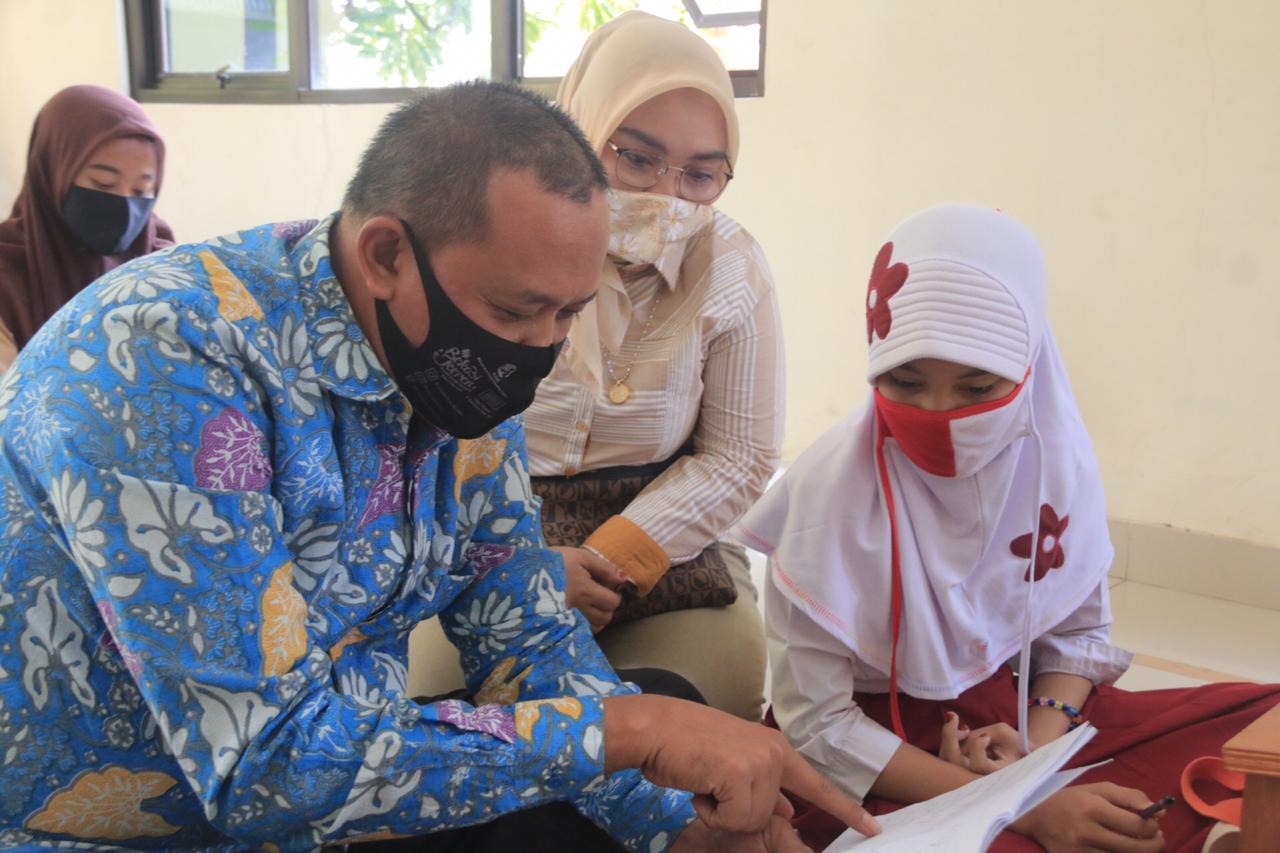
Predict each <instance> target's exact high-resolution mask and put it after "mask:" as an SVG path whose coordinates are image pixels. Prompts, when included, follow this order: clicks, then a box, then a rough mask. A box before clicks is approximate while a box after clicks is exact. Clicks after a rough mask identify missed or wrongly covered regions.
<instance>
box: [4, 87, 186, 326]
mask: <svg viewBox="0 0 1280 853" xmlns="http://www.w3.org/2000/svg"><path fill="white" fill-rule="evenodd" d="M163 176H164V141H163V140H162V139H161V138H160V133H159V131H157V130H156V128H155V125H153V124H152V123H151V119H149V118H148V117H147V114H146V113H144V112H143V111H142V107H140V106H138V104H137V103H136V102H134V101H133V100H132V99H130V98H127V97H125V96H124V95H121V94H119V93H118V92H113V91H111V90H110V89H104V88H102V87H101V86H71V87H69V88H66V89H63V90H62V91H61V92H59V93H58V94H56V95H54V96H53V97H52V98H50V99H49V101H48V103H46V104H45V105H44V107H43V108H42V109H41V110H40V113H39V114H38V115H37V116H36V122H35V126H34V127H33V128H32V130H31V143H30V146H29V148H28V150H27V171H26V175H25V177H24V178H23V182H22V191H21V192H19V193H18V198H17V200H15V201H14V203H13V211H12V212H11V213H10V214H9V218H8V219H6V220H5V221H4V222H0V322H3V324H4V326H5V327H6V328H7V329H8V330H9V332H10V333H11V335H12V337H13V339H14V342H15V343H16V344H17V347H18V348H19V349H21V348H22V347H23V346H25V345H26V343H27V341H28V340H30V338H31V336H32V335H34V334H35V333H36V330H37V329H39V328H40V326H41V325H43V324H44V322H45V321H46V320H48V319H49V318H50V317H51V316H53V314H54V313H55V312H56V311H57V310H58V309H59V308H61V307H62V306H63V305H64V304H65V303H66V302H67V301H68V300H70V299H71V297H73V296H75V295H76V294H77V293H79V292H80V291H81V290H83V289H84V287H85V286H86V285H88V284H89V283H90V282H91V281H93V280H94V279H96V278H97V277H98V276H100V275H102V274H103V273H105V272H107V271H108V270H110V269H113V268H115V267H117V266H119V265H120V264H122V263H124V262H125V261H128V260H131V259H133V258H136V257H139V256H141V255H145V254H148V253H150V252H153V251H155V250H156V249H158V248H161V247H162V246H170V245H172V244H173V232H171V231H170V230H169V226H168V225H166V224H165V223H164V222H163V221H162V220H160V219H159V218H158V217H157V216H156V215H155V214H154V213H152V208H153V207H154V206H155V200H156V196H157V195H158V194H159V192H160V184H161V180H162V178H163Z"/></svg>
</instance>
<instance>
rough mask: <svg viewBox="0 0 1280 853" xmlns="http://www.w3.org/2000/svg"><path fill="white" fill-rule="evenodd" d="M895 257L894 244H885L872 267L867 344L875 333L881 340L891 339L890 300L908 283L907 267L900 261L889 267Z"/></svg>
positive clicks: (868, 291) (868, 283)
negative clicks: (890, 260) (891, 259)
mask: <svg viewBox="0 0 1280 853" xmlns="http://www.w3.org/2000/svg"><path fill="white" fill-rule="evenodd" d="M892 256H893V243H885V244H884V245H883V246H881V247H880V251H879V252H878V253H877V254H876V262H875V263H874V264H872V266H871V280H870V281H869V282H867V343H868V344H870V343H871V336H872V333H873V332H874V333H875V334H877V335H879V336H880V340H884V339H885V338H887V337H889V327H890V326H892V325H893V314H891V313H890V311H889V298H890V297H892V296H893V295H894V294H895V293H897V292H898V291H899V290H901V289H902V285H904V284H906V283H907V265H906V264H904V263H902V262H901V261H899V262H898V263H896V264H894V265H893V266H889V259H890V257H892Z"/></svg>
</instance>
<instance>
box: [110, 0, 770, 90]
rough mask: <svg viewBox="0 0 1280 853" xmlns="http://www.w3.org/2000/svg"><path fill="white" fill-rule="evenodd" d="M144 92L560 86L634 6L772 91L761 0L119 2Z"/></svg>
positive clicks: (742, 80)
mask: <svg viewBox="0 0 1280 853" xmlns="http://www.w3.org/2000/svg"><path fill="white" fill-rule="evenodd" d="M124 4H125V19H126V23H127V31H128V39H129V71H130V77H131V83H132V86H133V94H134V97H136V98H137V99H138V100H140V101H190V102H205V103H217V102H229V103H287V102H342V101H394V100H399V99H401V98H404V97H406V96H407V95H408V94H410V93H411V92H412V91H413V90H415V89H417V88H419V87H422V86H445V85H448V84H450V83H454V82H457V81H459V80H470V79H474V78H476V77H486V78H490V79H497V80H514V81H517V82H521V83H524V84H525V85H528V86H530V87H531V88H534V89H537V90H539V91H542V92H544V93H545V94H552V93H554V91H555V86H556V84H557V82H558V80H559V78H560V76H561V75H562V74H564V72H565V71H566V70H567V69H568V67H569V65H570V63H572V62H573V60H574V58H575V57H576V56H577V55H578V51H579V50H580V49H581V47H582V43H583V41H584V40H585V39H586V37H587V35H588V34H589V33H590V32H591V31H592V30H594V29H595V28H596V27H598V26H600V25H601V24H603V23H605V22H606V21H608V20H610V19H612V18H614V17H616V16H617V15H620V14H622V13H623V12H626V11H629V10H631V9H642V10H644V11H647V12H652V13H654V14H656V15H660V16H662V17H664V18H670V19H672V20H678V21H680V22H681V23H684V24H685V25H686V26H689V27H691V28H693V29H695V30H696V31H697V32H699V33H700V34H702V35H703V37H705V38H706V39H707V40H708V41H709V42H710V43H711V44H712V46H714V47H715V48H716V50H717V51H719V53H720V55H721V57H723V58H724V60H725V64H726V65H727V66H728V67H729V69H730V74H731V75H732V77H733V81H734V88H735V90H736V91H737V93H738V95H739V96H741V97H746V96H753V95H760V94H763V89H764V86H763V74H764V30H765V20H764V19H765V0H124Z"/></svg>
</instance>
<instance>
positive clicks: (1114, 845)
mask: <svg viewBox="0 0 1280 853" xmlns="http://www.w3.org/2000/svg"><path fill="white" fill-rule="evenodd" d="M1149 805H1151V801H1150V800H1149V799H1147V795H1146V794H1144V793H1142V792H1141V791H1138V790H1135V789H1133V788H1122V787H1120V786H1119V785H1114V784H1112V783H1111V782H1099V783H1096V784H1093V785H1077V786H1075V787H1071V788H1063V789H1062V790H1061V791H1059V792H1058V793H1056V794H1054V795H1053V796H1052V797H1050V798H1049V799H1047V800H1045V801H1044V802H1043V803H1041V804H1040V805H1038V806H1036V807H1035V808H1034V809H1032V810H1031V811H1030V812H1028V813H1027V814H1025V815H1023V816H1022V818H1021V819H1020V820H1019V821H1017V822H1016V823H1014V824H1013V826H1011V827H1010V829H1012V830H1014V831H1015V832H1020V833H1022V834H1023V835H1028V836H1030V837H1032V838H1034V839H1035V840H1036V841H1038V842H1039V843H1040V845H1041V846H1042V847H1044V849H1045V850H1047V851H1048V853H1083V851H1094V850H1105V851H1108V853H1158V851H1160V850H1163V849H1164V836H1163V835H1161V833H1160V826H1159V824H1157V823H1156V819H1155V818H1150V819H1149V820H1143V819H1142V818H1140V817H1138V815H1137V814H1135V812H1138V811H1140V810H1142V809H1144V808H1146V807H1147V806H1149Z"/></svg>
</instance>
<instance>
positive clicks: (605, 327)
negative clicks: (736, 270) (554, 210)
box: [556, 11, 738, 389]
mask: <svg viewBox="0 0 1280 853" xmlns="http://www.w3.org/2000/svg"><path fill="white" fill-rule="evenodd" d="M676 89H697V90H698V91H700V92H704V93H706V94H707V95H710V96H711V98H712V99H714V100H715V102H716V103H717V104H719V106H720V109H721V110H722V111H723V112H724V120H725V130H726V135H727V136H728V145H727V146H726V148H725V153H726V154H727V156H728V158H729V162H730V163H737V162H738V114H737V111H736V109H735V107H734V100H733V81H732V80H731V79H730V77H729V72H728V71H727V70H726V69H725V67H724V62H722V61H721V60H720V57H719V55H718V54H717V53H716V52H715V49H714V48H712V47H711V45H710V44H709V43H708V42H707V41H706V40H705V39H703V38H702V37H701V36H699V35H698V34H697V33H695V32H693V31H692V30H690V29H689V28H688V27H686V26H684V25H683V24H679V23H676V22H675V21H668V20H666V19H665V18H659V17H657V16H656V15H650V14H648V13H647V12H638V11H631V12H625V13H623V14H621V15H619V16H618V17H616V18H614V19H613V20H612V21H610V22H609V23H607V24H605V25H604V26H602V27H600V28H599V29H598V30H596V31H595V32H593V33H592V34H591V35H590V36H589V37H588V38H587V41H586V44H584V45H583V46H582V52H581V53H580V54H578V58H577V59H576V60H575V61H574V63H573V65H572V66H571V67H570V68H569V71H568V72H567V73H566V74H565V75H564V78H563V79H562V80H561V81H560V88H559V89H558V90H557V92H556V103H558V104H559V105H560V107H561V108H562V109H564V110H565V111H566V112H568V113H569V115H571V116H572V117H573V119H574V121H576V122H577V123H578V125H579V126H580V127H581V128H582V132H583V133H584V134H585V135H586V137H587V141H588V142H589V143H591V148H592V150H593V151H597V152H598V151H601V150H602V149H603V148H604V147H605V143H606V142H607V141H608V140H609V137H610V136H612V135H613V133H614V131H616V130H617V129H618V127H619V125H621V124H622V121H623V120H624V119H625V118H626V117H627V116H628V115H630V114H631V111H632V110H634V109H635V108H636V107H638V106H640V105H641V104H643V103H645V102H646V101H649V100H651V99H653V98H656V97H657V96H659V95H662V94H665V93H666V92H671V91H674V90H676ZM608 196H609V235H610V240H609V256H610V257H609V259H608V260H606V262H605V266H604V269H603V271H602V272H601V278H600V291H599V294H598V295H597V298H596V300H595V301H594V302H592V303H591V304H590V305H588V306H587V307H586V308H585V309H584V310H583V311H582V313H581V314H579V315H578V318H577V319H576V320H575V321H574V324H573V327H572V329H571V330H570V331H569V344H568V346H567V347H566V348H565V351H564V354H563V355H562V356H561V358H563V359H564V360H565V362H566V363H568V364H569V366H570V367H571V368H572V370H573V373H574V375H575V376H576V377H577V378H578V380H579V381H580V382H582V383H583V384H584V385H587V386H590V387H599V388H602V389H603V388H604V387H606V385H607V383H606V382H605V377H604V370H603V361H602V355H601V348H602V347H603V349H604V350H607V351H608V352H611V353H617V352H618V350H619V349H620V348H621V346H622V340H623V338H624V337H625V335H626V332H627V327H628V325H629V324H630V323H631V320H632V316H631V303H630V300H629V299H628V298H627V295H626V288H625V287H624V286H623V283H622V279H621V278H620V277H619V274H618V270H617V266H616V264H617V263H628V264H659V263H660V262H663V263H662V264H661V265H663V266H665V267H668V268H672V269H676V270H678V269H679V268H680V264H679V261H680V259H681V258H683V256H684V253H685V247H686V245H687V243H688V241H689V240H690V239H691V238H693V237H694V236H695V235H697V234H698V233H699V232H701V231H702V230H703V229H705V228H706V227H707V226H709V225H710V224H711V221H712V209H711V207H710V206H709V205H704V204H696V203H694V202H691V201H686V200H684V199H681V198H674V197H669V196H663V195H659V194H656V193H644V192H625V191H615V190H610V191H609V193H608Z"/></svg>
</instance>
